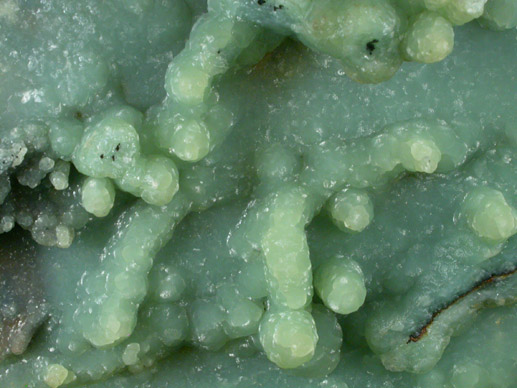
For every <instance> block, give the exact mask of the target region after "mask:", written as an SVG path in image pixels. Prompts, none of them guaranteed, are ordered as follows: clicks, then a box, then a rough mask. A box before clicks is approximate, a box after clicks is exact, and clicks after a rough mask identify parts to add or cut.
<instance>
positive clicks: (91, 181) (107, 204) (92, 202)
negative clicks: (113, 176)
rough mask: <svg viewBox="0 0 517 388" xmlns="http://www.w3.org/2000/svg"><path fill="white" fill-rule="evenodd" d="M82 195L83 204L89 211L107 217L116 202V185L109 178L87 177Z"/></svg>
mask: <svg viewBox="0 0 517 388" xmlns="http://www.w3.org/2000/svg"><path fill="white" fill-rule="evenodd" d="M81 195H82V205H83V207H84V208H85V209H86V211H87V212H88V213H92V214H93V215H95V216H96V217H105V216H107V215H108V213H109V212H110V210H111V208H112V207H113V203H114V202H115V187H114V186H113V183H112V182H111V180H109V179H108V178H87V179H86V180H85V181H84V184H83V187H82V190H81Z"/></svg>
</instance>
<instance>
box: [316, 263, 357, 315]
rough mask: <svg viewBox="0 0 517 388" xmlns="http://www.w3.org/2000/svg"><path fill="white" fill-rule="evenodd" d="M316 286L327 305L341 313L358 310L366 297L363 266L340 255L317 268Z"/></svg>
mask: <svg viewBox="0 0 517 388" xmlns="http://www.w3.org/2000/svg"><path fill="white" fill-rule="evenodd" d="M314 288H315V289H316V292H317V294H318V295H319V297H320V298H321V299H322V301H323V303H324V304H325V306H327V307H328V308H329V309H331V310H332V311H334V312H336V313H339V314H350V313H353V312H354V311H357V310H358V309H359V307H361V306H362V305H363V303H364V300H365V298H366V287H365V284H364V276H363V272H362V271H361V267H359V265H358V264H357V263H356V262H355V261H353V260H350V259H345V258H340V257H334V258H332V259H329V260H327V261H325V262H324V263H322V264H321V265H320V266H319V267H318V268H317V269H316V271H315V273H314Z"/></svg>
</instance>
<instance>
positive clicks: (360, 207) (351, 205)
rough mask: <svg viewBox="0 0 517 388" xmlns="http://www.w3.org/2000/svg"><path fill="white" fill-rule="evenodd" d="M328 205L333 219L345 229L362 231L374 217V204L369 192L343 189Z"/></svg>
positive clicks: (338, 225) (339, 226)
mask: <svg viewBox="0 0 517 388" xmlns="http://www.w3.org/2000/svg"><path fill="white" fill-rule="evenodd" d="M327 207H328V209H329V211H330V215H331V216H332V220H333V221H334V223H335V224H336V226H337V227H338V228H340V229H341V230H343V231H354V232H361V231H362V230H363V229H364V228H366V227H367V226H368V225H369V224H370V222H371V220H372V219H373V204H372V201H371V200H370V198H369V197H368V194H366V193H365V192H362V191H359V190H354V189H350V190H342V191H340V192H339V193H337V194H336V195H335V196H334V197H333V198H331V199H330V201H329V203H328V204H327Z"/></svg>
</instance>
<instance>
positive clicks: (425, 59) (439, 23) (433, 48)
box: [401, 12, 454, 63]
mask: <svg viewBox="0 0 517 388" xmlns="http://www.w3.org/2000/svg"><path fill="white" fill-rule="evenodd" d="M453 47H454V30H453V29H452V25H451V24H450V23H449V22H448V21H447V20H446V19H445V18H443V17H441V16H440V15H438V14H435V13H433V12H422V13H421V14H420V15H418V16H417V17H416V18H415V20H414V21H413V22H412V24H411V25H410V27H409V28H408V31H407V32H406V35H405V36H404V39H403V41H402V46H401V49H402V50H403V52H404V56H405V57H406V59H407V60H410V61H416V62H422V63H433V62H438V61H441V60H443V59H444V58H445V57H446V56H447V55H449V54H450V53H451V52H452V49H453Z"/></svg>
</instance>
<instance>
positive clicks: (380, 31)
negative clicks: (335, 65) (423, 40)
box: [301, 0, 404, 83]
mask: <svg viewBox="0 0 517 388" xmlns="http://www.w3.org/2000/svg"><path fill="white" fill-rule="evenodd" d="M313 4H314V6H313V9H312V11H311V13H310V15H309V21H308V23H307V25H309V26H310V27H309V29H308V31H307V32H302V33H301V39H302V40H303V41H306V42H307V43H308V45H309V46H311V47H313V48H314V49H315V50H319V51H325V52H326V53H328V54H330V55H332V56H334V57H336V58H338V59H340V60H341V62H342V64H343V67H344V70H345V73H346V74H347V75H348V76H349V77H351V78H352V79H354V80H356V81H358V82H363V83H378V82H382V81H385V80H387V79H389V78H391V77H392V76H393V75H394V74H395V72H396V71H397V70H398V68H399V67H400V65H401V64H402V58H401V56H400V53H399V48H398V46H399V43H400V39H401V32H403V29H404V19H403V18H401V17H400V15H399V14H398V12H397V11H396V9H395V8H394V7H393V6H392V5H391V4H390V2H388V1H386V0H351V1H346V2H330V1H319V2H313ZM305 34H308V35H305Z"/></svg>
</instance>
